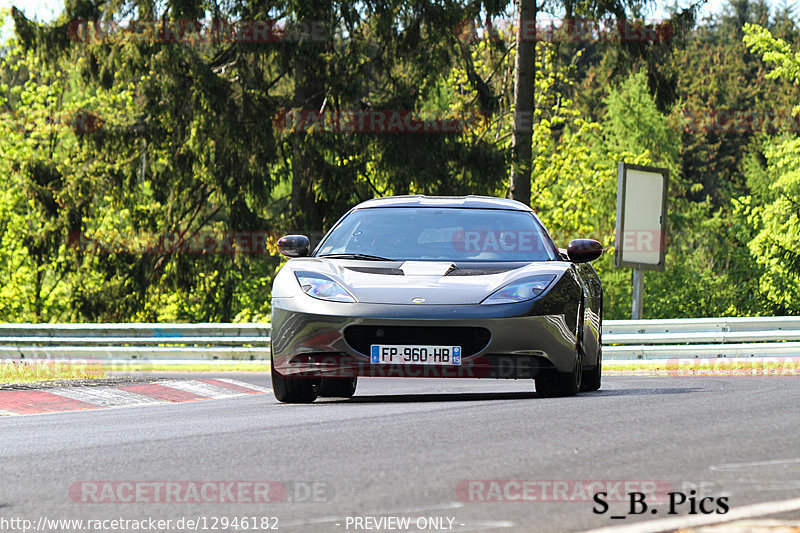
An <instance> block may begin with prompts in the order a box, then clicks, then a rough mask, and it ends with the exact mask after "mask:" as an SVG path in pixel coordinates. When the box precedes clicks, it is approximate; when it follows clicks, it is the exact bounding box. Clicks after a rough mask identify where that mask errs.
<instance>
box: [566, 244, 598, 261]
mask: <svg viewBox="0 0 800 533" xmlns="http://www.w3.org/2000/svg"><path fill="white" fill-rule="evenodd" d="M602 254H603V245H602V244H600V243H599V242H597V241H596V240H594V239H575V240H572V241H569V245H568V246H567V257H568V258H569V260H570V261H572V262H573V263H588V262H589V261H594V260H595V259H597V258H598V257H600V256H601V255H602Z"/></svg>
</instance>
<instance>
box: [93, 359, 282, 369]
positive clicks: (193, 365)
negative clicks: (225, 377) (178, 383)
mask: <svg viewBox="0 0 800 533" xmlns="http://www.w3.org/2000/svg"><path fill="white" fill-rule="evenodd" d="M107 368H108V369H109V370H114V371H116V372H269V361H264V362H257V363H238V364H237V363H233V364H227V363H226V364H218V363H189V364H161V363H152V364H151V363H136V364H130V365H113V366H108V367H107Z"/></svg>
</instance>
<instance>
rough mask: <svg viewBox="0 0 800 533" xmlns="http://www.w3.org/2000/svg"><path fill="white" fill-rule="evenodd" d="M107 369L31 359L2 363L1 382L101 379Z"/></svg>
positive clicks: (95, 365)
mask: <svg viewBox="0 0 800 533" xmlns="http://www.w3.org/2000/svg"><path fill="white" fill-rule="evenodd" d="M104 377H105V371H104V369H103V367H102V365H99V364H92V365H87V364H74V363H56V362H55V361H31V362H21V363H16V362H10V363H0V383H34V382H36V381H55V380H63V379H99V378H104Z"/></svg>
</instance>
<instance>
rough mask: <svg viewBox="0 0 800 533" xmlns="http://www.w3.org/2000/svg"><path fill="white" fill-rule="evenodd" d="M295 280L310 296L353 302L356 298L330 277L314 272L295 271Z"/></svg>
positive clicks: (332, 300) (333, 300)
mask: <svg viewBox="0 0 800 533" xmlns="http://www.w3.org/2000/svg"><path fill="white" fill-rule="evenodd" d="M294 275H295V277H296V278H297V282H298V283H300V288H301V289H303V292H305V293H306V294H308V295H309V296H311V297H312V298H319V299H320V300H328V301H331V302H349V303H355V301H356V299H355V298H353V295H352V294H350V293H349V292H347V289H345V288H344V287H342V286H341V285H339V284H338V283H336V282H335V281H333V280H332V279H331V278H329V277H327V276H325V275H323V274H317V273H315V272H295V273H294Z"/></svg>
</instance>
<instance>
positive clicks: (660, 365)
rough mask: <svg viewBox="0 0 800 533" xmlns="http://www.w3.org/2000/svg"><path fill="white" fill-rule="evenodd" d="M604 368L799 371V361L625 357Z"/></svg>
mask: <svg viewBox="0 0 800 533" xmlns="http://www.w3.org/2000/svg"><path fill="white" fill-rule="evenodd" d="M603 372H610V373H615V372H619V373H623V374H679V375H686V376H690V375H698V376H707V375H787V374H791V375H798V374H800V361H797V360H795V361H792V360H786V361H758V360H755V361H728V360H725V359H698V360H695V361H691V362H687V363H678V362H675V361H664V362H654V363H647V364H636V363H628V362H626V361H603Z"/></svg>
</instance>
